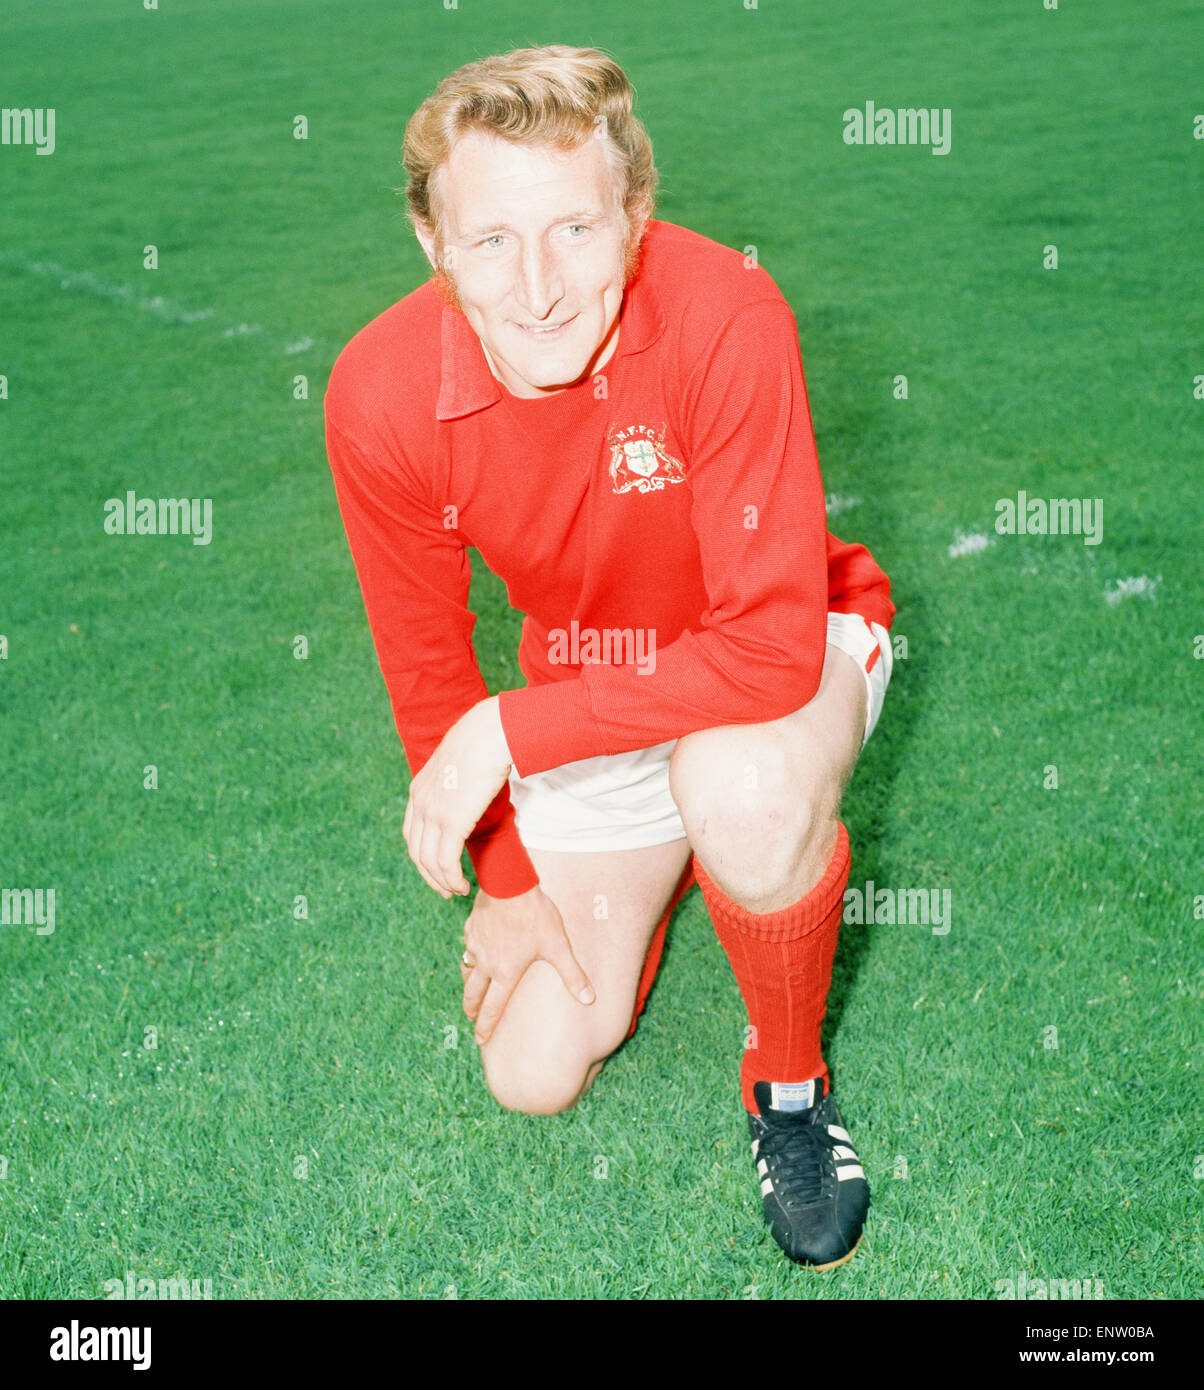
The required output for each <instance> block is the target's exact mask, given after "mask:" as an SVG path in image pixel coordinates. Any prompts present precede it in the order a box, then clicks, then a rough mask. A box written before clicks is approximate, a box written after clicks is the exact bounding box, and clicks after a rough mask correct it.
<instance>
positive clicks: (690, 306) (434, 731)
mask: <svg viewBox="0 0 1204 1390" xmlns="http://www.w3.org/2000/svg"><path fill="white" fill-rule="evenodd" d="M325 407H326V439H327V449H328V453H329V457H330V465H331V469H332V472H333V474H334V480H335V486H336V491H337V494H338V500H339V507H340V510H341V512H342V516H343V522H344V525H345V527H346V530H347V537H348V541H349V543H350V546H351V552H352V556H353V558H354V561H355V565H356V570H357V573H358V576H359V581H360V586H361V589H362V592H363V596H364V603H365V607H366V610H367V614H368V621H369V625H370V627H371V629H372V635H373V640H374V642H375V645H376V651H377V656H378V659H379V661H380V667H381V671H382V673H383V675H384V678H385V682H386V685H387V687H388V691H389V696H390V700H391V703H392V707H393V714H394V719H395V721H396V724H397V730H398V733H399V734H400V736H401V740H402V743H403V745H404V748H405V752H406V758H407V761H408V762H409V765H410V769H411V772H412V773H416V772H418V771H419V769H420V768H421V767H422V766H423V764H424V763H425V762H426V761H427V759H428V758H429V757H430V755H431V754H432V753H433V752H434V750H435V748H436V746H437V745H438V743H439V742H440V740H441V739H442V737H443V735H444V734H445V733H446V732H447V730H448V729H449V728H450V727H451V726H452V725H453V724H454V723H455V722H456V721H457V720H458V719H459V718H460V717H461V716H462V715H463V714H464V713H465V712H466V711H467V710H468V709H470V708H471V707H472V706H473V705H474V704H476V703H477V702H478V701H479V700H482V699H484V698H486V696H487V695H488V691H487V689H486V687H485V683H484V681H483V680H482V678H481V675H480V671H479V670H478V667H477V663H476V659H475V656H474V653H473V648H472V630H473V626H474V624H475V622H476V618H475V615H473V614H472V613H470V612H469V611H468V609H467V606H466V605H467V599H468V590H469V580H470V569H469V561H468V556H467V550H466V547H467V546H469V545H473V546H475V547H476V548H477V549H478V550H479V551H480V553H481V555H482V557H483V558H484V560H485V562H486V564H488V566H489V567H490V569H492V570H493V571H494V573H496V574H498V575H499V576H501V578H502V579H503V580H504V581H505V584H506V588H507V593H508V595H509V599H510V602H511V604H512V606H513V607H515V608H516V609H518V610H519V611H520V612H522V613H523V614H524V615H525V619H524V622H523V631H522V640H521V644H520V648H519V664H520V666H521V668H522V671H523V674H524V675H525V676H526V678H527V681H528V684H527V686H526V688H525V689H522V690H510V691H504V692H503V693H502V694H501V696H500V699H499V707H500V712H501V718H502V725H503V729H504V732H505V735H506V742H507V745H508V747H509V750H510V756H511V758H512V759H513V762H514V766H515V768H516V770H517V772H518V773H519V774H520V775H526V774H529V773H532V772H538V771H542V770H544V769H546V768H550V767H557V766H559V765H561V764H562V763H567V762H573V761H576V760H577V759H580V758H589V757H594V756H597V755H599V754H611V753H620V752H625V751H627V750H629V749H635V748H646V747H650V746H652V745H653V744H657V743H661V742H664V741H666V740H669V739H672V738H679V737H681V736H683V735H685V734H688V733H692V732H693V731H695V730H697V729H703V728H710V727H713V726H716V725H721V724H747V723H761V722H764V721H768V720H772V719H778V718H781V717H782V716H783V715H785V714H788V713H789V712H790V711H791V710H794V709H797V708H798V707H799V706H801V705H803V704H805V703H806V702H807V701H808V700H809V699H811V697H812V696H813V695H814V694H815V692H816V690H817V689H818V688H819V681H820V675H821V672H822V669H823V660H824V645H825V633H826V615H827V612H828V611H829V610H830V609H831V610H835V611H840V612H856V613H860V614H862V615H863V616H865V617H866V618H868V619H871V620H872V621H875V622H879V623H881V624H882V625H883V626H884V627H889V626H890V623H891V619H892V617H893V616H894V612H895V609H894V605H893V604H892V603H891V601H890V583H889V581H888V579H887V577H886V575H885V574H883V572H882V571H881V569H879V567H878V566H877V565H876V564H875V562H874V560H873V557H872V556H871V555H870V553H869V552H868V551H867V550H866V549H865V547H864V546H860V545H848V544H844V543H842V542H840V541H838V540H837V539H836V538H835V537H834V536H832V535H831V534H830V533H829V532H828V531H827V526H826V519H825V514H824V495H823V484H822V482H821V478H820V470H819V464H818V460H817V458H816V452H815V441H814V437H813V434H812V428H811V417H810V412H809V409H808V404H807V393H806V387H805V384H804V380H803V369H802V362H801V359H800V354H799V345H798V332H797V326H796V324H795V320H794V315H793V314H792V313H791V310H790V307H789V305H788V304H787V303H786V301H785V299H784V298H783V297H782V294H781V292H780V291H779V290H778V288H777V286H776V285H775V284H774V282H773V280H772V279H771V278H770V276H769V275H768V274H767V273H766V272H765V271H764V270H762V269H760V268H756V267H754V268H748V267H747V266H746V264H745V260H744V257H742V256H741V255H740V254H739V253H737V252H735V251H732V250H730V249H729V248H727V247H724V246H720V245H718V244H717V243H715V242H712V241H710V240H708V239H707V238H705V237H702V236H699V235H698V234H697V233H695V232H691V231H688V230H687V229H686V228H684V227H678V226H675V225H673V224H672V223H667V222H658V221H653V222H651V223H650V224H649V226H648V230H647V232H646V234H645V239H644V243H643V248H642V256H641V264H640V270H639V272H638V274H637V276H636V278H635V279H634V280H633V281H632V282H631V283H630V284H629V285H628V287H627V291H626V294H625V296H624V301H623V307H622V310H621V319H620V332H619V343H618V347H617V349H616V351H615V353H614V355H613V356H612V358H611V360H610V361H609V362H608V363H607V364H606V366H605V367H604V368H603V369H602V371H601V372H600V373H598V374H597V375H595V376H594V377H591V378H588V379H586V380H585V381H583V382H581V383H580V384H578V385H577V386H574V387H571V388H569V389H568V390H565V391H561V392H559V393H557V394H555V395H552V396H549V397H544V398H540V399H534V400H528V399H523V398H519V397H516V396H513V395H511V394H510V392H509V391H507V390H506V389H505V388H504V387H503V386H502V385H501V383H500V382H498V381H497V380H496V379H495V378H494V376H493V375H492V373H491V372H490V370H489V367H488V364H487V363H486V360H485V356H484V353H483V351H482V348H481V344H480V341H479V339H478V338H477V336H476V334H475V332H474V331H473V329H472V327H471V325H470V324H469V323H468V320H467V319H466V318H465V317H464V316H463V314H461V313H459V312H458V311H456V310H454V309H452V308H451V307H449V306H448V305H446V304H445V303H444V302H443V301H442V299H440V297H439V295H438V293H437V291H436V289H435V286H434V284H433V283H432V282H428V283H427V284H425V285H423V286H422V287H421V288H420V289H417V290H415V291H414V292H413V293H412V294H409V295H407V296H406V297H405V298H404V299H402V300H401V301H399V302H398V303H397V304H394V305H393V306H392V307H391V308H390V309H387V310H386V311H385V312H384V313H383V314H381V315H380V316H379V317H378V318H376V319H374V320H373V321H372V322H371V323H370V324H368V326H367V327H366V328H364V329H362V330H361V331H360V332H359V333H358V334H356V336H355V337H354V338H353V339H352V340H351V342H350V343H349V344H348V345H347V347H346V348H344V350H343V352H342V353H341V354H340V356H339V358H338V360H337V361H336V363H335V365H334V369H333V371H332V373H331V378H330V384H329V387H328V389H327V393H326V400H325ZM591 634H592V636H591ZM591 643H593V644H594V646H595V651H594V653H593V654H592V659H591V651H590V644H591ZM467 848H468V851H469V854H470V857H471V858H472V861H473V864H474V866H475V868H476V871H477V878H478V881H479V883H480V885H481V887H482V889H484V891H485V892H486V893H489V894H490V895H492V896H495V897H509V896H514V895H516V894H518V893H521V892H524V891H526V890H527V889H528V888H531V887H533V886H534V885H535V884H536V883H537V882H538V878H537V875H536V874H535V871H534V869H533V867H532V865H531V861H530V859H529V857H528V856H527V853H526V851H525V850H524V849H523V846H522V842H521V840H520V839H519V836H518V831H517V827H516V825H515V822H514V811H513V807H512V806H511V804H510V798H509V791H508V789H507V788H503V789H502V791H501V792H500V793H499V794H498V796H497V798H495V800H494V802H493V803H492V805H491V806H490V807H489V808H488V810H487V811H486V813H485V815H484V816H482V818H481V820H480V822H479V823H478V825H477V828H476V831H475V832H474V833H473V835H472V836H471V837H470V838H469V840H468V843H467Z"/></svg>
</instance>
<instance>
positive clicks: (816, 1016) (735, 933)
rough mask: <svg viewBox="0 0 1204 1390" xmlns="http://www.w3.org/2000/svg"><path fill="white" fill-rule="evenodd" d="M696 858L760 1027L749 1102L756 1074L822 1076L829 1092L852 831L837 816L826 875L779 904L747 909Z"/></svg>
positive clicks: (749, 1055)
mask: <svg viewBox="0 0 1204 1390" xmlns="http://www.w3.org/2000/svg"><path fill="white" fill-rule="evenodd" d="M693 864H694V874H695V877H696V878H697V880H698V886H699V888H701V889H702V896H703V898H704V899H705V900H706V905H707V908H708V909H709V911H710V914H711V921H712V922H713V923H714V925H715V933H716V935H717V936H718V937H719V944H720V945H721V946H722V947H723V949H724V950H725V951H726V952H727V958H728V960H729V961H730V962H731V966H732V970H733V971H734V972H735V976H736V983H737V984H738V985H739V986H740V993H741V994H742V995H743V996H744V1003H745V1006H746V1007H747V1009H748V1021H749V1023H750V1024H751V1025H752V1027H753V1028H754V1029H755V1032H754V1033H753V1035H752V1041H753V1043H754V1046H752V1047H749V1048H746V1049H745V1052H744V1058H743V1061H742V1062H741V1064H740V1095H741V1098H742V1099H743V1101H744V1108H745V1109H746V1110H748V1111H750V1112H751V1113H752V1114H754V1115H755V1114H756V1113H757V1104H756V1101H755V1100H754V1098H753V1084H754V1083H755V1082H757V1081H778V1082H785V1083H794V1082H805V1081H810V1080H811V1079H812V1078H813V1077H816V1076H819V1077H822V1078H823V1087H824V1094H825V1095H826V1094H827V1092H828V1090H829V1089H830V1085H829V1078H828V1068H827V1065H826V1063H825V1062H824V1059H823V1055H822V1053H821V1052H820V1046H819V1039H820V1027H821V1025H822V1024H823V1021H824V1014H825V1013H826V1012H827V1008H828V988H829V986H830V985H831V983H832V959H833V957H834V956H835V954H836V937H837V934H838V932H839V931H840V919H841V912H842V909H843V905H844V890H845V885H846V884H847V883H848V881H849V835H848V831H847V830H846V829H845V827H844V825H843V824H842V823H841V822H840V821H837V822H836V848H835V850H834V851H833V853H832V858H831V860H830V861H829V863H828V867H827V869H825V870H824V875H823V877H822V878H821V879H820V881H819V882H818V883H817V884H816V885H815V887H814V888H813V889H812V890H811V891H810V892H809V893H808V894H807V895H806V897H804V898H801V899H800V900H799V901H798V902H797V903H793V904H791V906H789V907H784V908H782V909H781V911H780V912H766V913H757V912H749V911H747V910H746V909H745V908H743V907H741V906H740V905H739V904H738V903H734V902H732V900H731V899H730V898H728V897H725V896H724V894H723V893H722V892H721V891H720V890H719V889H718V888H717V887H716V886H715V884H714V883H713V882H712V881H711V879H710V878H709V877H708V876H707V873H706V870H705V869H703V867H702V865H701V864H700V863H699V861H698V856H697V855H694V856H693ZM816 1099H817V1100H818V1099H819V1097H818V1096H817V1097H816Z"/></svg>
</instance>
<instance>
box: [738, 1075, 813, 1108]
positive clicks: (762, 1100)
mask: <svg viewBox="0 0 1204 1390" xmlns="http://www.w3.org/2000/svg"><path fill="white" fill-rule="evenodd" d="M753 1091H754V1094H755V1095H756V1099H757V1104H758V1105H759V1106H760V1108H761V1113H762V1114H764V1113H765V1111H766V1110H767V1109H769V1110H779V1111H782V1112H789V1111H792V1110H810V1109H811V1107H812V1106H813V1105H814V1104H815V1103H816V1102H817V1101H818V1100H821V1099H822V1098H823V1083H822V1081H821V1080H820V1078H819V1077H818V1076H817V1077H814V1078H813V1079H812V1080H810V1081H768V1082H766V1081H758V1082H757V1084H756V1086H755V1087H754V1088H753Z"/></svg>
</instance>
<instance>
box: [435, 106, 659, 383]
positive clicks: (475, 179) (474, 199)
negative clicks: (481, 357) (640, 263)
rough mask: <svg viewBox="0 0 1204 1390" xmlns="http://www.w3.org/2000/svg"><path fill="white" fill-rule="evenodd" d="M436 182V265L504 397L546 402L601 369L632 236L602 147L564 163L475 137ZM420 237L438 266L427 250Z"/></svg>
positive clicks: (556, 154) (594, 145) (547, 150)
mask: <svg viewBox="0 0 1204 1390" xmlns="http://www.w3.org/2000/svg"><path fill="white" fill-rule="evenodd" d="M438 182H439V187H438V196H439V207H440V211H441V214H442V221H443V237H444V244H443V248H442V249H443V268H444V270H445V271H446V272H447V274H448V275H449V277H450V279H451V282H452V285H453V287H454V291H455V294H454V297H455V298H456V299H457V300H458V302H459V305H460V307H461V308H462V309H463V311H464V314H465V316H466V317H467V319H468V321H469V323H470V324H471V325H472V326H473V328H474V329H475V330H476V333H477V336H478V337H479V338H480V340H481V343H482V346H483V347H484V349H485V355H486V358H487V359H488V360H489V363H490V365H491V367H492V368H493V371H494V374H495V375H496V376H497V377H498V378H499V379H500V380H501V382H502V384H503V385H504V386H505V387H506V388H507V390H509V391H510V392H511V393H512V394H513V395H515V396H526V397H537V396H542V395H545V394H547V393H549V392H551V391H557V390H563V389H564V388H565V387H567V386H572V385H573V384H575V383H576V382H578V381H580V380H581V379H582V378H583V377H584V376H586V375H588V374H590V373H592V372H594V371H596V370H598V368H600V367H602V366H603V365H605V363H606V362H607V361H608V360H609V358H610V356H611V355H612V353H613V352H614V349H615V347H616V345H617V342H618V332H619V308H620V306H621V304H622V302H623V286H624V283H625V278H626V269H627V264H626V261H625V253H626V251H627V250H628V246H627V230H628V229H627V224H626V221H625V219H624V217H623V213H622V209H621V208H620V206H619V204H618V201H617V199H616V193H615V184H614V178H613V176H612V174H611V170H610V166H609V165H608V163H607V160H606V154H605V150H604V147H603V142H602V141H601V140H594V139H587V140H586V141H585V142H584V143H583V144H582V145H581V146H580V147H579V148H578V149H576V150H574V151H573V152H572V153H569V154H564V153H562V152H560V151H558V150H556V149H554V148H553V147H552V146H548V145H540V146H534V147H533V146H528V145H516V144H513V143H512V142H510V141H508V140H502V139H499V138H498V137H496V136H493V135H489V134H485V133H482V132H479V131H470V132H468V133H467V134H465V135H463V136H461V138H460V139H459V140H457V141H456V143H455V145H454V146H453V147H452V151H451V154H450V156H449V157H448V160H447V162H446V164H444V165H443V167H442V168H441V169H440V171H439V175H438ZM640 230H642V228H641V229H640ZM420 240H422V243H423V246H424V248H425V249H426V252H427V255H428V256H430V257H431V258H432V260H434V259H436V253H435V247H434V244H433V241H432V240H431V239H430V238H428V237H426V236H422V234H421V233H420ZM540 330H545V331H540Z"/></svg>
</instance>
